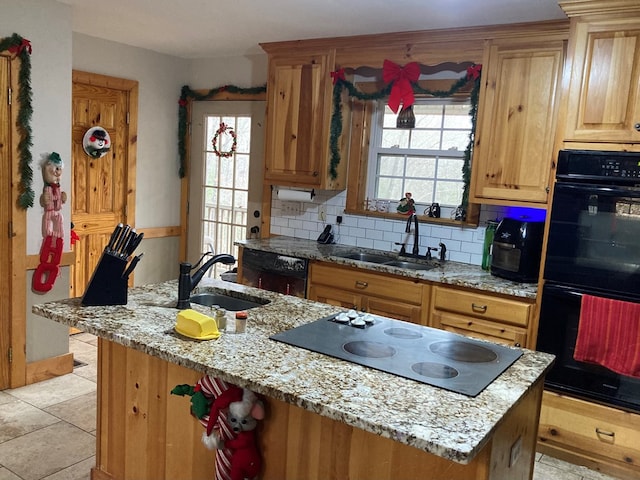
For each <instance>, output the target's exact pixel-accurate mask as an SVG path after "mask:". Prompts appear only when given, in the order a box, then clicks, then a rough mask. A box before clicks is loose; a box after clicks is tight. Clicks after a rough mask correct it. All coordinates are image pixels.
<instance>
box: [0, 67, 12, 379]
mask: <svg viewBox="0 0 640 480" xmlns="http://www.w3.org/2000/svg"><path fill="white" fill-rule="evenodd" d="M8 91H9V60H8V59H7V57H3V56H0V172H2V184H1V185H0V196H1V197H0V225H1V226H2V229H3V230H4V231H5V232H6V231H8V230H5V229H8V225H9V222H10V221H11V210H12V209H11V208H10V205H11V192H12V189H11V175H10V172H11V143H10V142H9V138H10V131H9V126H10V125H11V121H10V118H11V117H10V115H11V113H10V111H9V102H8V100H7V98H6V97H7V92H8ZM2 233H3V234H1V235H0V286H1V287H2V288H0V390H3V389H5V388H8V387H9V382H10V371H9V362H8V361H7V360H8V352H9V348H10V347H11V336H10V334H11V288H10V286H11V268H10V266H11V242H10V239H9V236H8V235H4V232H2Z"/></svg>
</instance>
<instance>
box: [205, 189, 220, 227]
mask: <svg viewBox="0 0 640 480" xmlns="http://www.w3.org/2000/svg"><path fill="white" fill-rule="evenodd" d="M217 201H218V190H217V189H216V188H209V187H206V188H205V189H204V210H203V212H202V214H203V217H202V218H204V219H205V220H211V221H215V220H216V217H217V214H216V206H217V204H218V202H217Z"/></svg>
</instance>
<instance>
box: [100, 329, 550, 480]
mask: <svg viewBox="0 0 640 480" xmlns="http://www.w3.org/2000/svg"><path fill="white" fill-rule="evenodd" d="M98 351H99V356H98V427H97V439H98V440H97V442H98V443H97V454H96V468H95V469H94V470H93V471H92V479H94V480H106V479H135V480H144V479H149V480H161V479H167V480H169V479H176V478H184V479H207V480H209V479H212V478H214V474H213V472H214V468H215V467H214V453H213V452H211V451H209V450H207V449H206V448H205V447H204V446H203V445H202V442H201V436H202V433H203V431H204V429H203V427H202V426H201V425H200V423H199V422H198V421H197V420H196V419H195V418H194V417H192V416H191V415H190V413H189V408H190V402H189V398H188V397H180V396H176V395H171V394H170V391H171V389H172V388H173V387H174V386H176V385H179V384H184V383H186V384H191V385H193V384H195V382H196V381H197V380H198V379H199V378H201V376H202V373H199V372H196V371H193V370H189V369H186V368H184V367H180V366H177V365H175V364H172V363H170V362H167V361H165V360H162V359H160V358H157V357H154V356H150V355H147V354H145V353H142V352H139V351H136V350H133V349H130V348H127V347H124V346H122V345H119V344H116V343H113V342H110V341H107V340H104V339H99V344H98ZM542 387H543V382H542V379H540V380H539V381H538V382H536V383H535V384H534V385H533V386H532V388H531V390H530V392H529V393H528V394H527V395H526V396H525V397H524V398H523V399H522V400H521V401H520V402H519V403H518V405H516V406H515V407H514V409H513V410H512V411H511V412H510V413H509V414H508V415H507V416H506V417H505V418H504V420H503V421H502V422H501V423H500V424H499V425H498V427H497V429H496V431H495V434H494V435H493V437H492V439H490V440H489V442H488V443H487V444H486V445H485V446H484V447H483V448H482V450H481V451H480V452H479V453H478V454H477V455H476V456H475V458H474V459H473V460H472V461H471V463H470V464H468V465H463V464H459V463H456V462H453V461H450V460H448V459H446V458H443V457H439V456H436V455H432V454H429V453H426V452H424V451H422V450H419V449H416V448H414V447H411V446H409V445H406V444H403V443H399V442H396V441H394V440H391V439H388V438H384V437H381V436H379V435H376V434H374V433H370V432H366V431H364V430H361V429H359V428H355V427H351V426H349V425H346V424H344V423H341V422H339V421H336V420H332V419H330V418H327V417H323V416H320V415H318V414H316V413H313V412H310V411H307V410H304V409H302V408H300V407H297V406H295V405H290V404H287V403H285V402H283V401H280V400H275V399H272V398H267V399H265V400H266V405H267V417H266V419H265V420H264V421H262V422H260V425H259V427H258V428H259V429H260V430H259V433H258V438H259V441H260V450H261V452H262V457H263V460H264V465H263V472H262V474H261V475H260V478H261V479H264V480H269V479H274V480H289V479H290V480H298V479H305V480H313V479H317V480H329V479H336V480H338V479H345V478H350V479H354V480H357V479H371V478H376V479H379V480H384V479H389V480H391V479H394V480H395V479H397V478H426V477H425V475H428V476H429V478H447V479H450V480H469V479H476V480H498V479H500V480H502V479H504V480H507V479H508V480H518V479H522V480H525V479H530V478H531V475H532V472H533V460H534V455H535V440H536V435H537V421H538V417H539V405H540V401H541V395H542ZM512 457H513V460H512Z"/></svg>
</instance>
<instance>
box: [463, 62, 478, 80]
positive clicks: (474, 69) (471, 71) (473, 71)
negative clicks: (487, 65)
mask: <svg viewBox="0 0 640 480" xmlns="http://www.w3.org/2000/svg"><path fill="white" fill-rule="evenodd" d="M481 71H482V64H476V65H472V66H471V67H469V68H467V78H468V79H469V80H477V79H478V78H480V72H481Z"/></svg>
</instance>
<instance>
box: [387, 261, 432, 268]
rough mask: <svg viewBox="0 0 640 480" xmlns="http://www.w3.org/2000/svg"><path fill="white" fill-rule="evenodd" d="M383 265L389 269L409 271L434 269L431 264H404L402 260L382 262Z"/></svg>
mask: <svg viewBox="0 0 640 480" xmlns="http://www.w3.org/2000/svg"><path fill="white" fill-rule="evenodd" d="M383 265H388V266H389V267H398V268H407V269H409V270H431V269H432V268H435V267H436V265H435V264H431V263H417V262H405V261H402V260H392V261H390V262H384V263H383Z"/></svg>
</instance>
